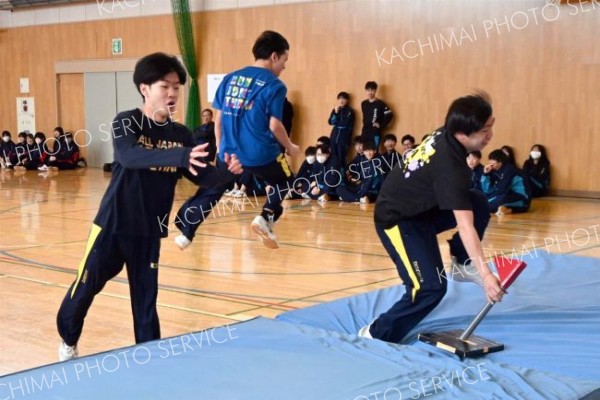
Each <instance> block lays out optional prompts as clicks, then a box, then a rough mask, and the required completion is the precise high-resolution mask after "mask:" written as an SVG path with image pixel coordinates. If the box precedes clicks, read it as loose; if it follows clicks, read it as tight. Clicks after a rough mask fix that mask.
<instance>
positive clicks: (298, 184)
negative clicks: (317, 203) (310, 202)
mask: <svg viewBox="0 0 600 400" xmlns="http://www.w3.org/2000/svg"><path fill="white" fill-rule="evenodd" d="M304 156H305V159H304V161H303V162H302V165H301V166H300V169H299V170H298V174H296V179H295V180H294V184H293V185H294V188H293V189H294V190H290V191H289V192H288V193H287V194H286V198H288V199H300V198H302V199H309V198H310V196H309V195H308V193H309V192H310V189H311V186H310V185H311V183H312V182H314V181H315V178H314V177H313V176H312V175H313V171H314V169H315V166H316V165H317V164H316V163H315V161H316V160H317V148H316V147H315V146H308V147H307V148H306V150H304Z"/></svg>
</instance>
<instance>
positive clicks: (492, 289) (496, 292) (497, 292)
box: [483, 273, 506, 303]
mask: <svg viewBox="0 0 600 400" xmlns="http://www.w3.org/2000/svg"><path fill="white" fill-rule="evenodd" d="M483 290H484V291H485V295H486V297H487V299H488V301H489V302H491V303H496V302H499V301H502V296H504V294H505V293H506V292H505V291H504V289H502V287H501V286H500V282H499V281H498V278H496V275H494V274H492V273H489V274H487V275H486V276H485V278H483Z"/></svg>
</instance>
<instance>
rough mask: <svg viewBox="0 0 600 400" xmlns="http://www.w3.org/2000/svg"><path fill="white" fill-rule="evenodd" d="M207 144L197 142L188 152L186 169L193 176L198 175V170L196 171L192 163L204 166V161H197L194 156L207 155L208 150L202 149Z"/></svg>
mask: <svg viewBox="0 0 600 400" xmlns="http://www.w3.org/2000/svg"><path fill="white" fill-rule="evenodd" d="M207 146H208V143H204V144H199V145H198V146H196V147H194V148H192V151H191V153H190V166H189V167H188V170H189V171H190V173H191V174H192V175H194V176H196V175H198V172H196V169H195V168H194V165H195V166H197V167H200V168H204V167H206V163H203V162H201V161H198V160H196V158H198V157H206V156H208V152H207V151H204V149H206V147H207Z"/></svg>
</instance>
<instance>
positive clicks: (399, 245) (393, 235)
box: [385, 225, 421, 301]
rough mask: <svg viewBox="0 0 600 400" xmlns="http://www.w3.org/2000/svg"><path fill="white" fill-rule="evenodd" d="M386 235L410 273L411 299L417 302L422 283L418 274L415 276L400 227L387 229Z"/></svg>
mask: <svg viewBox="0 0 600 400" xmlns="http://www.w3.org/2000/svg"><path fill="white" fill-rule="evenodd" d="M385 234H386V235H387V236H388V238H389V239H390V241H391V242H392V245H393V246H394V249H395V250H396V251H397V252H398V254H400V259H401V260H402V263H403V264H404V267H405V268H406V270H407V271H408V275H409V276H410V280H411V282H412V286H413V289H412V293H411V297H412V301H415V297H416V296H417V292H418V291H419V289H421V283H420V282H419V280H418V279H417V274H415V271H414V270H413V268H412V264H411V263H410V260H409V259H408V254H406V249H405V248H404V243H403V242H402V236H401V235H400V227H399V226H397V225H396V226H395V227H393V228H390V229H385Z"/></svg>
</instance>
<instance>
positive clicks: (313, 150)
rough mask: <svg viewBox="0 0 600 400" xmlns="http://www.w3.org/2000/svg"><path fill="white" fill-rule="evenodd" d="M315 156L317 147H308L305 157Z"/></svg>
mask: <svg viewBox="0 0 600 400" xmlns="http://www.w3.org/2000/svg"><path fill="white" fill-rule="evenodd" d="M315 154H317V147H316V146H308V147H307V148H306V150H304V155H305V156H314V155H315Z"/></svg>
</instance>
